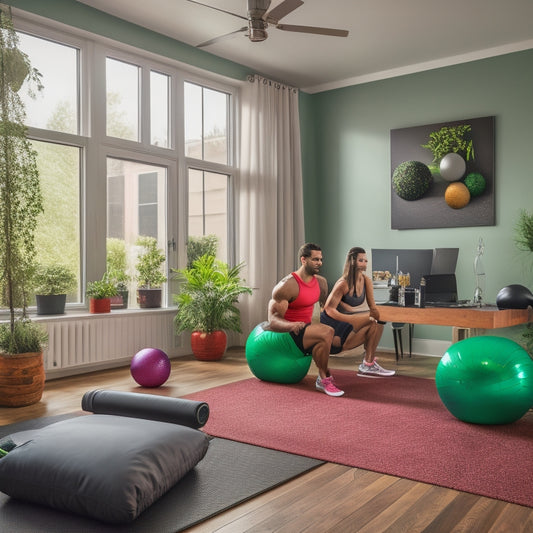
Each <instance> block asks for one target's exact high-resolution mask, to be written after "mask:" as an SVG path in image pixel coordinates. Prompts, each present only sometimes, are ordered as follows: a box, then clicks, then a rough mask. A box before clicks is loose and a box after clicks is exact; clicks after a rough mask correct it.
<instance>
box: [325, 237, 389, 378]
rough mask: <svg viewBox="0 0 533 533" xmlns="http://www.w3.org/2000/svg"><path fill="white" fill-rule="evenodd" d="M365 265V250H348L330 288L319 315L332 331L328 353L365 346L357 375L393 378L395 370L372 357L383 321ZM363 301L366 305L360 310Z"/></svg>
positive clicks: (366, 262) (366, 260)
mask: <svg viewBox="0 0 533 533" xmlns="http://www.w3.org/2000/svg"><path fill="white" fill-rule="evenodd" d="M367 265H368V259H367V256H366V252H365V250H364V249H363V248H359V247H354V248H351V249H350V251H349V252H348V255H347V256H346V261H345V263H344V271H343V273H342V277H341V278H340V279H339V280H337V282H336V283H335V285H334V286H333V289H332V291H331V293H330V294H329V296H328V298H327V300H326V304H325V306H324V310H323V311H322V313H321V314H320V322H321V323H322V324H326V325H328V326H331V327H332V328H333V329H334V330H335V335H334V337H333V341H332V343H331V352H330V353H332V354H335V353H339V352H342V351H345V350H351V349H353V348H356V347H357V346H360V345H361V344H363V345H364V347H365V355H364V359H363V362H362V363H361V364H360V365H359V375H361V376H370V375H376V376H393V375H394V374H395V371H394V370H386V369H384V368H383V367H381V366H380V365H378V363H377V362H376V358H375V353H376V349H377V347H378V344H379V340H380V339H381V335H382V334H383V324H384V322H381V321H380V320H379V311H378V310H377V308H376V303H375V301H374V289H373V287H372V280H371V279H370V278H369V277H368V276H366V275H365V272H366V267H367ZM365 302H366V304H367V306H365V307H364V308H363V309H361V306H362V305H363V304H364V303H365ZM367 308H368V309H367Z"/></svg>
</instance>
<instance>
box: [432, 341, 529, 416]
mask: <svg viewBox="0 0 533 533" xmlns="http://www.w3.org/2000/svg"><path fill="white" fill-rule="evenodd" d="M435 382H436V386H437V391H438V393H439V396H440V398H441V400H442V402H443V403H444V405H445V406H446V408H447V409H448V411H450V413H451V414H452V415H454V416H455V417H456V418H458V419H459V420H462V421H464V422H472V423H474V424H509V423H511V422H514V421H515V420H518V419H519V418H521V417H522V416H523V415H524V414H525V413H526V412H527V411H528V410H529V408H530V407H531V406H533V360H532V359H531V357H530V356H529V354H528V353H527V352H526V350H524V349H523V348H522V347H521V346H520V345H519V344H517V343H516V342H514V341H512V340H511V339H506V338H504V337H491V336H480V337H471V338H469V339H465V340H462V341H459V342H456V343H455V344H452V346H450V348H449V349H448V350H447V351H446V353H445V354H444V356H443V357H442V359H441V361H440V362H439V364H438V366H437V372H436V376H435Z"/></svg>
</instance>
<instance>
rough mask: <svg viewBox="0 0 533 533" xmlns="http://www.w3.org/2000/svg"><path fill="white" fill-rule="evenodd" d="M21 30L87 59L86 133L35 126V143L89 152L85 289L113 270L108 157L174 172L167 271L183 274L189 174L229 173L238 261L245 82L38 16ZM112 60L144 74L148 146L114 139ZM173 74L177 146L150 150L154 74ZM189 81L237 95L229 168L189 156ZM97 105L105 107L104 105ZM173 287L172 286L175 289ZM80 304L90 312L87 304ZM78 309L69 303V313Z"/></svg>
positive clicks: (172, 136)
mask: <svg viewBox="0 0 533 533" xmlns="http://www.w3.org/2000/svg"><path fill="white" fill-rule="evenodd" d="M14 24H15V28H16V29H17V30H19V31H22V32H26V33H29V34H32V35H35V36H36V37H39V38H43V39H49V40H51V41H55V42H58V43H60V44H65V45H68V46H73V47H75V48H78V49H79V54H80V72H79V76H80V82H79V83H80V92H79V108H78V113H79V135H72V134H64V133H60V132H53V131H49V130H41V129H38V128H30V129H29V131H28V133H29V137H30V138H32V139H36V140H41V141H51V142H57V143H60V144H67V145H72V146H77V147H80V148H81V149H82V164H81V169H80V232H81V234H80V247H81V250H80V261H81V265H82V268H81V270H82V272H81V273H80V275H81V290H82V295H83V293H84V291H85V286H86V282H87V280H93V279H99V278H100V277H101V276H102V274H103V272H104V271H105V257H106V234H107V233H106V232H107V227H106V226H107V225H106V216H107V202H106V201H104V202H102V201H101V199H102V198H104V199H105V198H106V176H107V168H106V161H107V157H118V158H124V159H131V160H135V161H145V162H147V163H149V164H154V165H159V166H166V167H167V168H168V177H167V206H166V209H167V238H168V240H169V243H174V245H173V246H171V247H170V248H169V249H168V250H167V252H168V260H167V265H168V268H169V270H170V269H172V268H183V267H184V266H185V265H186V261H187V258H186V241H187V236H188V230H187V220H188V216H187V206H188V187H187V182H188V168H189V167H193V168H197V169H201V170H205V171H212V172H219V173H223V174H227V175H228V176H229V177H230V178H229V179H230V184H229V193H230V198H229V202H230V206H231V209H229V210H228V232H229V235H228V262H230V263H232V262H234V261H235V249H236V243H235V240H236V226H235V217H234V212H235V210H236V206H237V201H236V200H237V199H236V197H235V190H236V187H235V180H236V179H237V176H238V169H237V166H236V161H237V153H238V146H237V142H236V139H237V137H236V133H237V126H236V125H237V123H238V94H239V85H240V82H238V81H233V80H229V79H227V78H223V77H222V76H220V75H216V74H212V73H209V72H208V71H205V72H204V71H202V72H201V74H199V71H200V69H198V68H196V67H190V66H187V65H184V64H183V63H181V62H179V61H176V60H172V59H169V58H165V57H163V56H159V55H156V54H153V53H150V52H146V51H143V50H141V49H138V48H135V47H133V46H130V45H127V44H123V43H120V42H117V41H114V40H111V39H108V38H104V37H101V36H98V35H95V34H92V33H90V32H87V31H84V30H79V29H77V28H74V27H71V26H67V25H65V24H62V23H59V22H57V21H53V20H49V19H44V18H43V17H40V16H37V15H32V14H30V13H26V12H22V11H20V10H16V9H15V10H14ZM106 57H111V58H114V59H118V60H121V61H126V62H128V63H132V64H135V65H138V66H139V67H141V68H142V71H141V72H142V74H141V79H142V85H141V87H144V88H145V89H146V90H144V92H143V91H142V89H141V93H140V94H141V96H140V98H141V110H142V111H141V114H140V132H141V138H140V142H134V141H127V140H124V139H117V138H113V137H108V136H107V135H106V128H105V114H106V105H105V102H106V87H105V58H106ZM151 71H156V72H158V73H161V74H165V75H168V76H170V79H171V84H170V90H171V96H170V102H169V112H170V117H171V119H170V131H169V144H170V147H169V148H165V147H160V146H152V145H151V144H150V140H151V135H150V116H149V110H150V94H149V89H150V72H151ZM185 81H188V82H191V83H195V84H198V85H201V86H203V87H207V88H210V89H214V90H218V91H223V92H226V93H228V94H230V109H228V117H229V120H228V132H227V134H228V157H229V163H230V164H228V165H221V164H219V163H211V162H208V161H200V160H196V159H192V158H186V157H185V154H184V152H185V147H184V111H183V84H184V82H185ZM95 102H99V103H101V105H96V104H95ZM169 285H170V284H169ZM170 294H171V289H169V290H168V291H167V298H166V303H167V304H170V303H171V302H170ZM80 306H85V304H84V302H83V298H82V302H81V304H80V305H78V306H77V307H80ZM73 307H74V308H75V307H76V306H75V305H69V307H68V309H69V310H70V309H72V308H73Z"/></svg>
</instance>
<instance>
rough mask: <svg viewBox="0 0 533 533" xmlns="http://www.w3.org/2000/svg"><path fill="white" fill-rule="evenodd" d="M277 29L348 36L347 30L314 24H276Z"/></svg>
mask: <svg viewBox="0 0 533 533" xmlns="http://www.w3.org/2000/svg"><path fill="white" fill-rule="evenodd" d="M276 28H277V29H278V30H284V31H297V32H300V33H314V34H317V35H331V36H333V37H348V33H349V32H348V30H336V29H334V28H317V27H316V26H295V25H293V24H276Z"/></svg>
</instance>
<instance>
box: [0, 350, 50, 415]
mask: <svg viewBox="0 0 533 533" xmlns="http://www.w3.org/2000/svg"><path fill="white" fill-rule="evenodd" d="M44 381H45V373H44V363H43V354H42V352H31V353H22V354H17V355H0V405H2V406H6V407H23V406H25V405H32V404H34V403H37V402H39V401H40V400H41V398H42V396H43V390H44Z"/></svg>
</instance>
